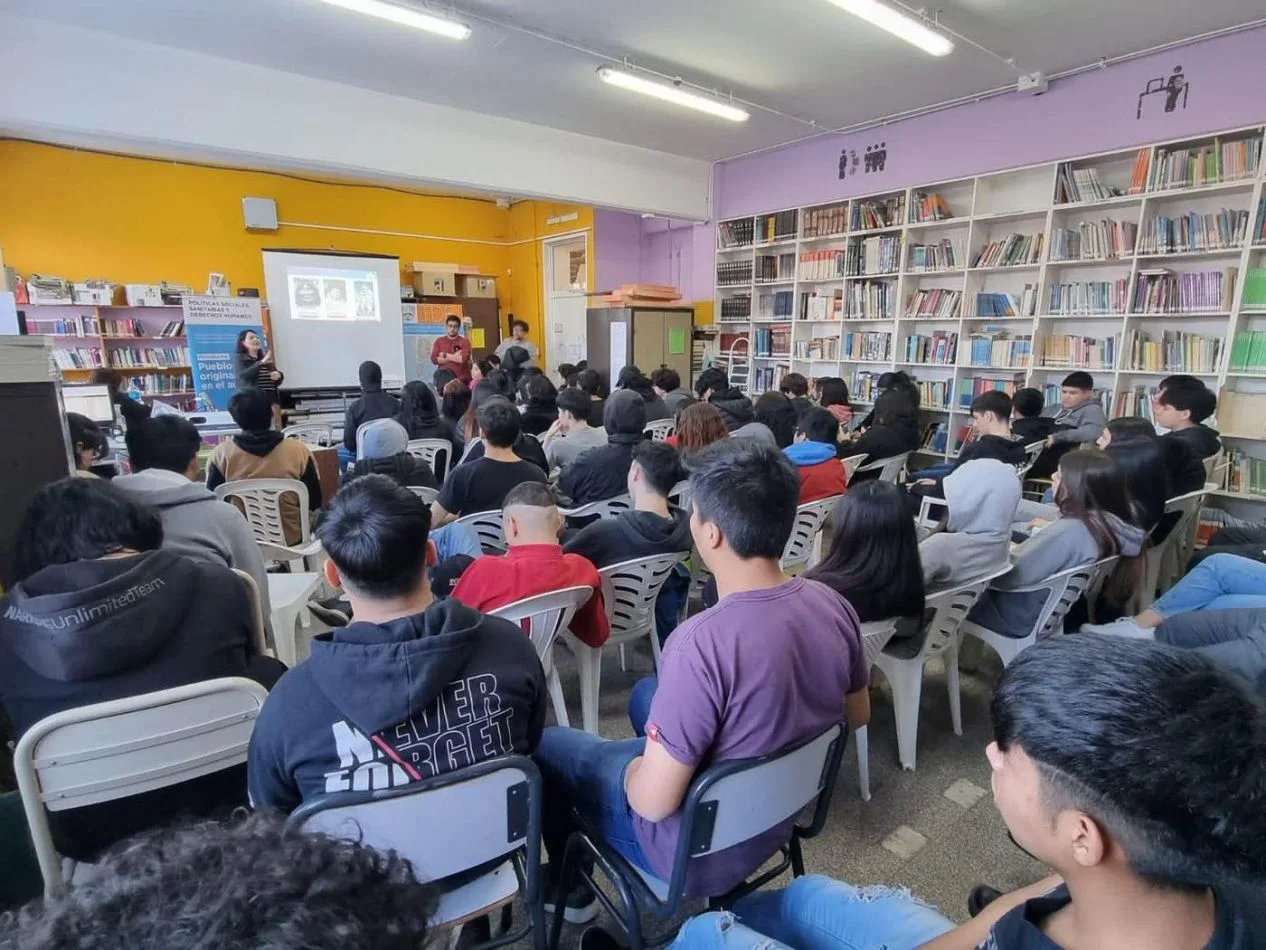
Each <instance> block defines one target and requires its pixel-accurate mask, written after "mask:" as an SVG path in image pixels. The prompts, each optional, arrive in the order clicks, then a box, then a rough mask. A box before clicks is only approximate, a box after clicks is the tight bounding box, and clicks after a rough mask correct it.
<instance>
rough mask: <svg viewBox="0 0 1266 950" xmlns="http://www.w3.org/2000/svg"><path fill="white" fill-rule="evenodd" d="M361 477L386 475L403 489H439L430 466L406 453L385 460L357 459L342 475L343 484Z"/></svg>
mask: <svg viewBox="0 0 1266 950" xmlns="http://www.w3.org/2000/svg"><path fill="white" fill-rule="evenodd" d="M362 475H386V476H387V477H388V478H390V479H391V480H392V481H394V482H395V483H396V484H397V485H400V486H401V487H403V488H434V489H436V490H438V489H439V487H440V483H439V482H438V481H436V479H435V473H434V472H432V471H431V466H429V465H427V464H426V462H424V461H422V460H421V459H419V458H414V457H413V456H412V455H410V454H409V453H408V452H401V453H400V454H399V455H392V456H390V457H388V458H385V459H357V461H356V464H355V465H353V466H352V467H351V468H350V469H348V470H347V472H346V473H345V474H344V475H343V484H344V485H346V484H348V483H349V482H352V481H355V480H356V479H358V478H360V477H361V476H362Z"/></svg>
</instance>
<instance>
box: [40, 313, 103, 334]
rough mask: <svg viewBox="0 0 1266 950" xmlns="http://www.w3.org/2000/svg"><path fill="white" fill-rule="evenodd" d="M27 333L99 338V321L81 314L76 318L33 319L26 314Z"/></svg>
mask: <svg viewBox="0 0 1266 950" xmlns="http://www.w3.org/2000/svg"><path fill="white" fill-rule="evenodd" d="M26 325H27V329H28V332H29V333H30V334H31V335H32V336H37V335H40V334H47V335H49V336H80V337H84V336H100V335H101V321H100V320H98V319H97V318H96V317H92V316H88V315H87V314H81V315H79V316H77V317H59V318H57V319H51V318H49V317H35V316H31V315H30V314H29V312H28V315H27V318H26Z"/></svg>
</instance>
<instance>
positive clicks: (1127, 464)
mask: <svg viewBox="0 0 1266 950" xmlns="http://www.w3.org/2000/svg"><path fill="white" fill-rule="evenodd" d="M1107 430H1108V432H1109V433H1110V434H1111V441H1110V442H1109V443H1108V447H1107V448H1106V449H1104V451H1105V452H1106V453H1107V454H1108V455H1109V456H1110V457H1111V458H1113V459H1115V460H1116V463H1117V465H1118V466H1119V467H1120V469H1121V472H1122V474H1123V475H1124V476H1125V485H1126V488H1127V489H1128V491H1129V493H1130V498H1131V500H1132V501H1133V502H1134V507H1135V517H1136V519H1137V521H1138V523H1139V524H1140V525H1142V527H1144V528H1146V529H1147V530H1148V531H1150V530H1152V529H1153V528H1155V527H1156V525H1157V524H1158V523H1159V522H1160V520H1161V518H1162V517H1164V515H1165V502H1166V501H1168V500H1169V497H1170V495H1171V491H1170V487H1171V486H1170V484H1169V472H1168V470H1167V469H1166V467H1165V452H1164V449H1163V448H1162V447H1161V443H1160V440H1159V439H1158V438H1157V437H1156V429H1155V427H1154V426H1153V425H1152V424H1151V423H1150V422H1149V421H1148V420H1146V419H1142V418H1138V417H1125V418H1121V419H1113V420H1112V421H1111V422H1109V423H1108V425H1107Z"/></svg>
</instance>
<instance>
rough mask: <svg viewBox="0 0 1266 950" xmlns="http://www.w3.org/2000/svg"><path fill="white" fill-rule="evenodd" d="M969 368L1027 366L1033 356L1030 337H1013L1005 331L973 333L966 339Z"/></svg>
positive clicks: (1031, 338)
mask: <svg viewBox="0 0 1266 950" xmlns="http://www.w3.org/2000/svg"><path fill="white" fill-rule="evenodd" d="M967 346H968V349H967V359H968V363H969V364H970V365H971V366H1028V365H1029V358H1030V357H1031V356H1032V354H1033V337H1032V336H1013V335H1012V334H1011V333H1009V332H1007V331H1005V330H999V331H997V332H994V333H973V334H972V335H971V336H969V337H968V338H967Z"/></svg>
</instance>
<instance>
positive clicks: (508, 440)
mask: <svg viewBox="0 0 1266 950" xmlns="http://www.w3.org/2000/svg"><path fill="white" fill-rule="evenodd" d="M475 421H476V422H477V423H479V434H480V435H482V436H483V439H484V441H485V442H487V443H488V444H489V445H491V446H494V447H496V448H499V449H508V448H510V447H511V446H512V445H514V442H515V440H516V439H518V437H519V432H520V431H521V430H522V428H523V426H522V421H521V420H520V418H519V410H517V409H515V408H514V406H513V405H511V403H510V400H508V399H503V398H501V397H499V396H493V397H492V398H491V399H489V400H488V401H487V402H486V403H484V404H483V405H482V406H480V407H479V408H478V409H477V410H476V411H475Z"/></svg>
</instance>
